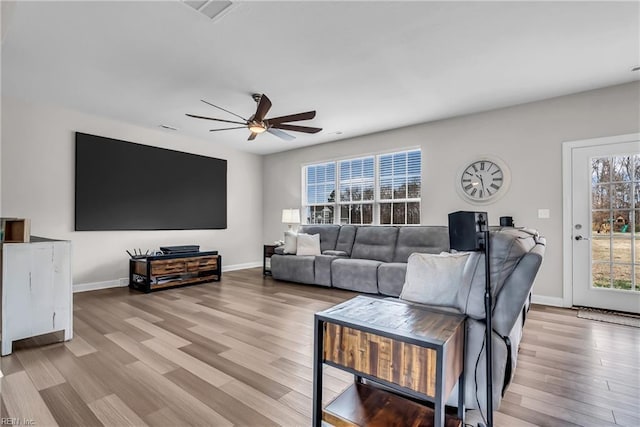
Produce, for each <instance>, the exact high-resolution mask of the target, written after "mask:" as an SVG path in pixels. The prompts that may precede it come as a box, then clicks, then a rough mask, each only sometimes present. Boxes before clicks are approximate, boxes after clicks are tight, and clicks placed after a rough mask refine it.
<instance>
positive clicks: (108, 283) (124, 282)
mask: <svg viewBox="0 0 640 427" xmlns="http://www.w3.org/2000/svg"><path fill="white" fill-rule="evenodd" d="M128 284H129V279H114V280H105V281H104V282H91V283H80V284H77V285H73V292H74V293H75V292H87V291H97V290H98V289H108V288H121V287H124V286H128Z"/></svg>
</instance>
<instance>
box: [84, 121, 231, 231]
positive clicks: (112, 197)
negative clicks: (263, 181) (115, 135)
mask: <svg viewBox="0 0 640 427" xmlns="http://www.w3.org/2000/svg"><path fill="white" fill-rule="evenodd" d="M222 228H227V161H226V160H222V159H216V158H212V157H205V156H199V155H196V154H189V153H183V152H180V151H173V150H167V149H163V148H157V147H151V146H148V145H142V144H134V143H131V142H126V141H120V140H117V139H111V138H104V137H101V136H95V135H88V134H85V133H80V132H76V192H75V229H76V231H89V230H202V229H222Z"/></svg>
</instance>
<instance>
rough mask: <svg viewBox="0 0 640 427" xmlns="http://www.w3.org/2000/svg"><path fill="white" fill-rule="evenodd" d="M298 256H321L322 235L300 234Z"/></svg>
mask: <svg viewBox="0 0 640 427" xmlns="http://www.w3.org/2000/svg"><path fill="white" fill-rule="evenodd" d="M296 255H320V235H319V234H306V233H299V234H298V247H297V252H296Z"/></svg>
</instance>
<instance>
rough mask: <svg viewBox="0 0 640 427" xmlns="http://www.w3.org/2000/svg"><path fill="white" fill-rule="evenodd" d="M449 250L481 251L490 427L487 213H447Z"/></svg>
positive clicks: (489, 419)
mask: <svg viewBox="0 0 640 427" xmlns="http://www.w3.org/2000/svg"><path fill="white" fill-rule="evenodd" d="M449 247H450V248H451V249H455V250H458V251H482V252H484V274H485V287H484V313H485V346H486V350H485V355H486V363H487V368H486V369H487V420H486V421H487V427H493V372H492V371H493V369H492V354H491V353H492V351H491V350H492V342H491V331H492V326H491V313H492V309H491V306H492V301H491V268H490V260H489V253H490V251H491V248H490V242H489V219H488V217H487V213H486V212H467V211H458V212H453V213H450V214H449Z"/></svg>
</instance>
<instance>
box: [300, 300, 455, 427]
mask: <svg viewBox="0 0 640 427" xmlns="http://www.w3.org/2000/svg"><path fill="white" fill-rule="evenodd" d="M464 341H465V317H464V316H463V315H456V314H451V313H445V312H439V311H435V310H428V309H426V308H423V307H420V306H416V305H410V304H405V303H403V302H400V301H394V300H390V299H378V298H371V297H367V296H357V297H355V298H353V299H350V300H349V301H346V302H344V303H342V304H339V305H337V306H335V307H332V308H330V309H328V310H325V311H322V312H319V313H316V315H315V342H314V365H313V384H314V387H313V426H315V427H320V426H321V423H322V421H323V420H324V421H326V422H328V423H331V424H334V425H340V426H343V425H344V426H364V425H366V422H368V421H371V420H372V419H374V418H375V419H378V420H387V421H386V423H385V422H384V421H383V423H382V424H381V425H385V424H386V425H390V424H388V420H391V419H393V418H394V417H395V415H397V414H398V413H400V414H402V413H404V414H405V415H406V414H408V413H411V414H413V416H414V418H413V419H411V420H409V419H406V420H404V421H406V425H435V426H444V425H445V412H444V407H445V400H446V398H447V397H448V396H449V394H450V393H451V391H452V389H453V387H454V386H455V384H456V382H457V383H458V418H455V417H449V416H447V417H446V423H447V424H446V425H447V426H451V425H456V426H457V425H461V424H462V423H463V421H464ZM325 363H326V364H328V365H330V366H334V367H336V368H339V369H342V370H345V371H348V372H351V373H353V374H354V375H355V379H356V384H354V385H353V386H351V387H349V388H348V389H347V390H346V391H345V392H344V393H342V394H341V395H340V396H338V397H337V398H336V399H335V400H334V401H333V402H332V403H331V404H329V405H328V406H327V407H326V408H325V409H324V410H322V409H321V408H322V367H323V364H325ZM363 378H364V379H367V380H370V381H371V382H372V383H373V384H375V383H378V384H381V385H382V386H384V387H386V388H387V389H388V390H391V391H393V392H394V393H397V394H399V395H401V396H406V397H410V398H413V399H418V400H420V401H425V400H426V401H430V402H433V403H434V406H435V408H434V409H433V410H431V408H428V407H426V406H424V405H416V404H415V402H413V401H411V400H408V399H405V398H403V397H398V396H397V395H395V394H391V393H388V392H386V391H384V390H383V389H382V388H380V387H373V386H369V385H365V384H361V382H362V381H361V380H362V379H363ZM368 383H369V381H367V384H368ZM364 394H366V395H367V398H366V399H364V398H363V395H364ZM371 394H376V396H375V397H374V398H371V396H370V395H371ZM376 400H377V402H378V403H380V402H384V405H380V404H375V405H369V407H368V406H367V404H366V402H367V401H368V402H373V401H376ZM401 404H402V405H404V409H403V410H400V411H399V410H398V405H401ZM411 405H413V406H411ZM410 406H411V411H406V408H409V407H410ZM416 406H417V407H418V408H420V409H419V410H418V409H416ZM340 408H342V409H345V408H346V410H344V411H341V409H340ZM383 412H386V413H383ZM396 421H402V420H396ZM414 423H415V424H414ZM373 424H375V423H373ZM373 424H372V425H373ZM393 425H405V424H403V423H402V422H399V423H397V424H393Z"/></svg>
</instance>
